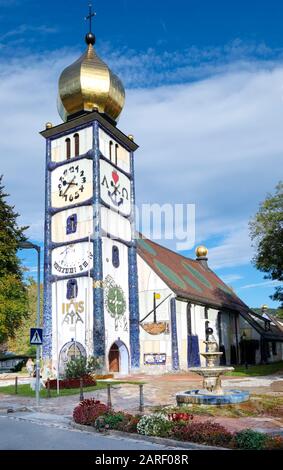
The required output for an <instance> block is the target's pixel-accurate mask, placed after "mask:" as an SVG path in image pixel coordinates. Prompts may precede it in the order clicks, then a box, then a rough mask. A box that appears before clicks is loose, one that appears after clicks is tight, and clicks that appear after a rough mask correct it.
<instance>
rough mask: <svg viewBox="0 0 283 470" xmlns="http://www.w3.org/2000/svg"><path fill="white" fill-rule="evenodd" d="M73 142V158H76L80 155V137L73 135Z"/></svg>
mask: <svg viewBox="0 0 283 470" xmlns="http://www.w3.org/2000/svg"><path fill="white" fill-rule="evenodd" d="M74 141H75V157H78V156H79V154H80V136H79V134H75V135H74Z"/></svg>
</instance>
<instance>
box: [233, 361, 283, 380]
mask: <svg viewBox="0 0 283 470" xmlns="http://www.w3.org/2000/svg"><path fill="white" fill-rule="evenodd" d="M278 371H283V361H280V362H273V363H272V364H258V365H255V366H248V368H247V369H246V368H245V366H235V370H234V371H233V372H228V373H227V374H225V375H226V376H228V375H229V376H230V377H256V376H260V375H270V374H274V373H275V372H278Z"/></svg>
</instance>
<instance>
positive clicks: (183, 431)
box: [171, 421, 233, 447]
mask: <svg viewBox="0 0 283 470" xmlns="http://www.w3.org/2000/svg"><path fill="white" fill-rule="evenodd" d="M171 437H174V438H176V439H179V440H180V441H191V442H198V443H202V444H209V445H214V446H224V447H225V446H227V445H229V444H230V442H231V441H232V437H233V434H231V433H230V432H228V431H227V430H226V429H225V428H224V427H223V426H221V425H220V424H218V423H213V422H211V421H206V422H204V423H188V424H187V423H180V424H177V425H176V426H175V427H173V429H172V432H171Z"/></svg>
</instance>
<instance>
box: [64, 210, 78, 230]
mask: <svg viewBox="0 0 283 470" xmlns="http://www.w3.org/2000/svg"><path fill="white" fill-rule="evenodd" d="M77 224H78V218H77V214H72V215H69V217H68V218H67V223H66V235H70V233H75V232H76V231H77Z"/></svg>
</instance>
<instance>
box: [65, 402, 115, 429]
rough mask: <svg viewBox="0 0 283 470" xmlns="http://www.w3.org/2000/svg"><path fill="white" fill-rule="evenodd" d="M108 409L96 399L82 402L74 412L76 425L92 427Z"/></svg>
mask: <svg viewBox="0 0 283 470" xmlns="http://www.w3.org/2000/svg"><path fill="white" fill-rule="evenodd" d="M107 411H108V407H107V406H106V405H105V404H104V403H101V402H100V401H98V400H95V399H94V398H90V399H86V400H83V401H81V402H80V404H79V405H78V406H76V407H75V409H74V411H73V418H74V421H75V423H79V424H86V425H91V424H93V423H94V422H95V420H96V419H97V418H98V417H99V416H101V415H104V414H106V413H107Z"/></svg>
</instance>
